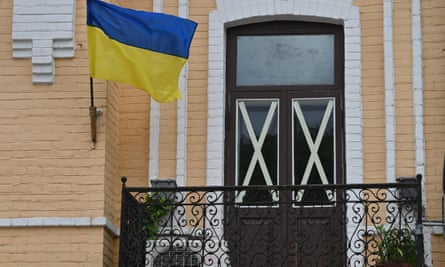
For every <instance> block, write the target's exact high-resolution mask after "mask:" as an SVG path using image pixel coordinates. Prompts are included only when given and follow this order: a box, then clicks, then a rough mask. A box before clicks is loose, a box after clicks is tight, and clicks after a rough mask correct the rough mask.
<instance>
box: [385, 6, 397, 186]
mask: <svg viewBox="0 0 445 267" xmlns="http://www.w3.org/2000/svg"><path fill="white" fill-rule="evenodd" d="M392 16H393V4H392V0H384V2H383V45H384V70H385V139H386V181H387V182H388V183H393V182H395V180H396V130H395V129H396V121H395V117H396V114H395V82H394V46H393V31H392V27H393V24H392Z"/></svg>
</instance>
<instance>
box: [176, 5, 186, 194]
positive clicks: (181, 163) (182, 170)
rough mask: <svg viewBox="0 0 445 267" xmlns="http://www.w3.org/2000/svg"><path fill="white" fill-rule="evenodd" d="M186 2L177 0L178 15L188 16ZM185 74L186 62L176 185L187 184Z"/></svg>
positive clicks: (181, 81)
mask: <svg viewBox="0 0 445 267" xmlns="http://www.w3.org/2000/svg"><path fill="white" fill-rule="evenodd" d="M188 2H189V1H188V0H179V3H178V5H179V7H178V15H179V17H182V18H187V17H188V11H189V10H188V8H189V3H188ZM187 76H188V64H185V66H184V68H183V69H182V72H181V75H180V77H179V88H180V90H181V94H182V99H181V100H179V101H178V107H177V131H178V134H177V142H176V183H177V185H178V186H185V185H187V118H188V117H187V94H188V90H187Z"/></svg>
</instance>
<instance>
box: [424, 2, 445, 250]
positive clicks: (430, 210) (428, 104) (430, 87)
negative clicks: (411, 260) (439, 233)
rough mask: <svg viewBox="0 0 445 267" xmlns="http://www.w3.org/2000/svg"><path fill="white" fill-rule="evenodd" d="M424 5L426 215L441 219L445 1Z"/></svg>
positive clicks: (444, 94) (443, 149)
mask: <svg viewBox="0 0 445 267" xmlns="http://www.w3.org/2000/svg"><path fill="white" fill-rule="evenodd" d="M422 4H423V6H422V34H423V58H424V60H423V64H424V68H423V73H424V78H423V86H424V104H425V108H424V121H425V146H426V166H425V176H426V189H427V210H426V211H427V215H428V217H430V218H432V219H439V218H440V217H441V210H440V208H441V196H442V173H443V161H444V156H445V16H444V14H445V1H441V0H424V1H423V2H422ZM444 251H445V250H444Z"/></svg>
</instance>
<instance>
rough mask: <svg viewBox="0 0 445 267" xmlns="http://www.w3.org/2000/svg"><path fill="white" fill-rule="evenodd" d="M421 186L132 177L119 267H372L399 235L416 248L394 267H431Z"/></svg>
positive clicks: (125, 205) (126, 192)
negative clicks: (209, 183)
mask: <svg viewBox="0 0 445 267" xmlns="http://www.w3.org/2000/svg"><path fill="white" fill-rule="evenodd" d="M420 180H421V177H420V176H418V177H417V180H416V179H414V180H413V181H412V182H404V183H391V184H351V185H310V186H250V187H175V188H130V187H126V185H125V181H126V179H125V178H123V179H122V181H123V189H122V211H121V212H122V213H121V214H122V215H121V229H120V230H121V238H120V252H119V266H131V267H136V266H149V267H152V266H156V267H163V266H221V267H222V266H242V267H247V266H304V267H310V266H348V267H349V266H351V267H352V266H354V267H356V266H370V267H371V266H378V265H377V264H378V262H380V261H381V260H383V258H384V257H385V256H386V257H387V256H388V255H382V254H381V253H382V251H383V249H384V247H382V237H383V238H384V239H387V241H389V237H388V236H389V235H390V234H389V233H388V231H389V230H391V229H395V230H394V231H390V232H391V233H393V235H395V236H396V237H397V239H398V241H396V242H399V243H396V245H395V249H396V250H403V249H405V248H404V247H403V246H402V245H401V244H402V243H400V242H406V241H410V240H411V241H412V242H410V243H409V246H410V248H406V251H402V254H398V256H395V257H393V258H392V259H389V260H392V261H394V262H396V263H401V262H402V261H404V259H403V258H410V259H408V260H411V266H413V267H414V266H423V235H422V229H421V228H422V227H421V221H422V200H421V181H420ZM382 230H387V236H383V233H381V232H379V231H382ZM403 244H404V243H403ZM393 245H394V244H393ZM387 246H389V245H387ZM408 249H411V250H408ZM409 256H410V257H409ZM395 266H399V265H395ZM400 266H402V265H400ZM403 266H405V265H403Z"/></svg>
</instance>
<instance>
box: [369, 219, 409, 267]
mask: <svg viewBox="0 0 445 267" xmlns="http://www.w3.org/2000/svg"><path fill="white" fill-rule="evenodd" d="M376 228H377V234H378V235H379V236H380V242H379V244H378V256H379V262H381V263H408V264H410V265H411V266H412V267H414V266H416V251H417V245H416V240H415V239H414V237H413V235H412V234H411V232H410V231H409V229H407V228H402V229H385V227H384V226H383V225H379V226H377V227H376Z"/></svg>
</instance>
